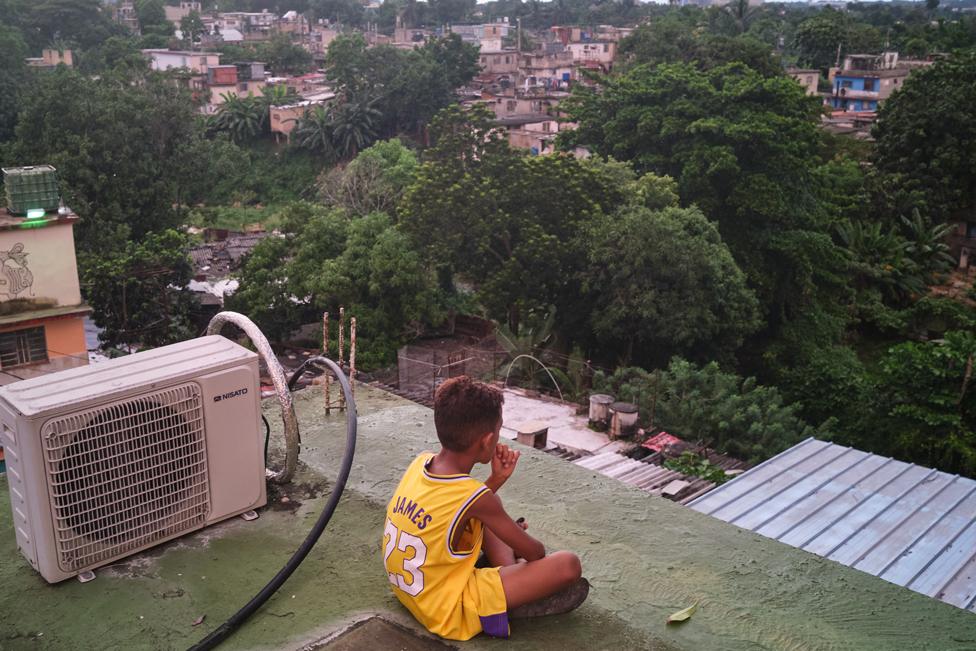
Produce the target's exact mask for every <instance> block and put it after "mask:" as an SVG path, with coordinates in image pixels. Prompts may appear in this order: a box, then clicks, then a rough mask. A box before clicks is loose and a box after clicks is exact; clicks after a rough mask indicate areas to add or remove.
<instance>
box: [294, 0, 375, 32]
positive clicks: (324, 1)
mask: <svg viewBox="0 0 976 651" xmlns="http://www.w3.org/2000/svg"><path fill="white" fill-rule="evenodd" d="M384 4H386V3H385V2H384ZM309 5H310V9H311V11H312V13H313V14H314V16H315V17H316V18H319V19H325V20H328V21H329V22H330V23H338V24H339V25H345V26H347V27H359V26H361V25H362V24H363V22H364V17H365V12H364V8H363V4H362V3H361V2H357V1H356V0H311V2H310V3H309Z"/></svg>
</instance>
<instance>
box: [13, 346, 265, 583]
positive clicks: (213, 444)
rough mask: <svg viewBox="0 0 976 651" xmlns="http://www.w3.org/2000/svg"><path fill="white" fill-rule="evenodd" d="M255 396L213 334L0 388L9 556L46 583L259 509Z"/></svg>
mask: <svg viewBox="0 0 976 651" xmlns="http://www.w3.org/2000/svg"><path fill="white" fill-rule="evenodd" d="M260 396H261V391H260V384H259V375H258V356H257V355H256V354H255V353H253V352H251V351H249V350H247V349H245V348H243V347H241V346H239V345H237V344H235V343H233V342H231V341H230V340H228V339H225V338H224V337H220V336H209V337H202V338H200V339H193V340H191V341H185V342H183V343H179V344H174V345H172V346H165V347H163V348H157V349H155V350H150V351H146V352H141V353H136V354H134V355H129V356H128V357H121V358H118V359H113V360H109V361H105V362H100V363H98V364H95V365H92V366H85V367H81V368H74V369H71V370H67V371H61V372H58V373H53V374H50V375H45V376H42V377H38V378H34V379H30V380H24V381H22V382H18V383H15V384H11V385H7V386H4V387H2V388H0V427H2V435H0V442H2V444H3V447H4V448H5V450H6V458H7V482H8V484H9V487H10V502H11V507H12V510H13V523H14V528H15V531H16V538H17V547H18V548H19V549H20V551H21V553H22V554H23V555H24V556H25V557H26V558H27V560H28V561H30V564H31V565H33V566H34V568H35V569H36V570H37V571H38V572H40V573H41V575H42V576H43V577H44V578H45V579H47V581H49V582H50V583H55V582H57V581H62V580H64V579H67V578H70V577H73V576H76V575H78V574H81V573H82V572H87V571H89V570H91V569H94V568H96V567H99V566H102V565H105V564H107V563H111V562H113V561H116V560H118V559H120V558H123V557H125V556H129V555H131V554H134V553H136V552H139V551H141V550H144V549H147V548H149V547H152V546H154V545H158V544H160V543H162V542H165V541H167V540H170V539H172V538H176V537H178V536H182V535H184V534H186V533H188V532H191V531H195V530H197V529H200V528H202V527H206V526H207V525H210V524H213V523H215V522H218V521H220V520H223V519H225V518H229V517H231V516H234V515H238V514H241V513H245V512H247V511H250V510H252V509H255V508H258V507H261V506H264V505H265V503H266V502H267V494H266V490H265V471H264V456H263V441H262V432H261V427H260V420H261V410H260Z"/></svg>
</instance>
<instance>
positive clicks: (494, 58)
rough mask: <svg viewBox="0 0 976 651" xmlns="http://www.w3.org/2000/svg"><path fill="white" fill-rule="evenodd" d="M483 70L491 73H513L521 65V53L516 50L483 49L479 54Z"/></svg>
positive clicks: (479, 61)
mask: <svg viewBox="0 0 976 651" xmlns="http://www.w3.org/2000/svg"><path fill="white" fill-rule="evenodd" d="M478 63H479V64H481V71H482V72H484V73H485V74H489V75H504V74H512V75H514V74H515V72H516V71H517V70H518V67H519V53H518V52H517V51H516V50H514V49H510V50H482V51H481V53H480V54H478Z"/></svg>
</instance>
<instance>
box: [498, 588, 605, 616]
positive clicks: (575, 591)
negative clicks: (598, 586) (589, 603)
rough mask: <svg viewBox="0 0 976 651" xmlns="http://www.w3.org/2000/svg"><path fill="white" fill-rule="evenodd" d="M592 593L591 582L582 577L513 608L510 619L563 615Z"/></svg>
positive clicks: (509, 614)
mask: <svg viewBox="0 0 976 651" xmlns="http://www.w3.org/2000/svg"><path fill="white" fill-rule="evenodd" d="M589 593H590V582H589V581H587V580H586V579H584V578H580V579H579V580H578V581H577V582H576V583H574V584H573V585H571V586H569V587H568V588H564V589H563V590H560V591H559V592H557V593H556V594H554V595H550V596H548V597H545V598H543V599H539V600H538V601H533V602H532V603H528V604H525V605H524V606H519V607H518V608H513V609H512V610H510V611H508V616H509V618H510V619H524V618H526V617H542V616H544V615H561V614H563V613H568V612H569V611H571V610H575V609H576V608H578V607H579V606H580V605H581V604H582V603H583V602H584V601H586V595H588V594H589Z"/></svg>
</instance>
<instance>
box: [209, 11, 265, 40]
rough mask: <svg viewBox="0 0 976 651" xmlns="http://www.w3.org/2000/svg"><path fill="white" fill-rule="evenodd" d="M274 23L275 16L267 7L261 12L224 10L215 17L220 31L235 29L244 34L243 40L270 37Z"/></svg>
mask: <svg viewBox="0 0 976 651" xmlns="http://www.w3.org/2000/svg"><path fill="white" fill-rule="evenodd" d="M276 25H277V17H276V16H275V14H273V13H271V12H270V11H268V10H267V9H265V10H264V11H262V12H249V11H232V12H226V13H222V14H220V16H218V18H217V26H218V28H219V29H220V32H221V33H223V32H224V30H226V29H235V30H237V31H239V32H240V33H241V34H243V35H244V40H245V41H264V40H267V39H269V38H271V34H272V32H274V31H275V28H276Z"/></svg>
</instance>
